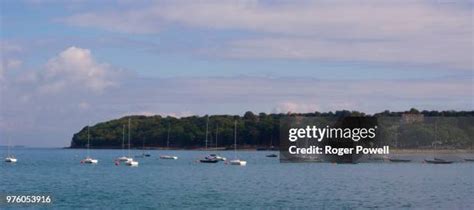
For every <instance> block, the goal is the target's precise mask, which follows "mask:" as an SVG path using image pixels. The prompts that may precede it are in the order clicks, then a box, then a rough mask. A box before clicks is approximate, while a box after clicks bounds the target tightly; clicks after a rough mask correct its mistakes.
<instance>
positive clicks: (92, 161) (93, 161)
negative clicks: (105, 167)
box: [81, 125, 99, 164]
mask: <svg viewBox="0 0 474 210" xmlns="http://www.w3.org/2000/svg"><path fill="white" fill-rule="evenodd" d="M89 128H90V126H89V125H87V156H86V158H84V159H83V160H82V161H81V162H82V163H86V164H97V163H99V161H98V160H97V159H94V158H91V157H90V155H89V153H90V152H89V147H90V132H89Z"/></svg>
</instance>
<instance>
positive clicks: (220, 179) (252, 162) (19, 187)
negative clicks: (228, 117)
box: [0, 148, 474, 209]
mask: <svg viewBox="0 0 474 210" xmlns="http://www.w3.org/2000/svg"><path fill="white" fill-rule="evenodd" d="M13 152H14V154H15V155H16V157H17V158H18V162H17V163H14V164H11V163H4V162H2V163H1V164H0V195H1V196H2V199H3V201H2V202H0V208H2V209H3V208H10V207H11V208H16V207H22V208H32V209H38V208H56V209H71V208H89V209H131V208H132V209H135V208H153V209H182V208H192V209H209V208H237V209H249V208H253V209H281V208H292V209H293V208H297V209H298V208H305V209H323V208H325V209H352V208H359V209H362V208H364V209H365V208H390V209H413V208H414V209H474V163H472V162H471V163H469V162H455V163H453V164H447V165H434V164H425V163H422V162H421V161H415V162H411V163H386V162H365V163H358V164H333V163H280V161H279V159H278V158H270V157H266V155H268V154H272V153H275V154H278V152H274V151H238V152H237V153H234V152H233V151H219V152H210V151H183V150H149V151H146V152H147V153H149V154H150V155H151V156H150V157H141V158H136V160H138V161H139V166H138V167H128V166H125V165H124V164H118V165H117V164H116V162H115V161H114V159H116V158H117V157H119V156H122V155H124V154H127V151H122V150H90V155H91V156H92V157H94V158H96V159H98V160H99V163H98V164H97V165H86V164H82V163H81V160H82V159H83V158H84V157H85V156H86V150H83V149H28V148H23V149H16V150H14V151H13ZM141 153H142V151H141V150H132V151H131V154H132V155H140V154H141ZM209 153H218V154H220V155H221V156H225V157H227V158H228V159H233V158H234V157H235V156H237V157H238V158H240V159H243V160H246V161H247V165H246V166H234V165H229V164H226V162H224V161H223V162H219V163H215V164H210V163H207V164H206V163H199V162H198V161H197V160H198V159H200V158H203V157H204V156H206V155H207V154H209ZM1 154H2V155H3V156H4V155H6V151H5V150H2V151H1ZM160 155H176V156H178V159H177V160H164V159H159V156H160ZM12 195H16V196H29V195H31V196H50V198H51V202H50V203H39V204H38V203H34V204H32V203H30V204H8V203H6V201H5V199H4V198H5V197H6V196H12Z"/></svg>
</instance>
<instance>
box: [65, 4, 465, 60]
mask: <svg viewBox="0 0 474 210" xmlns="http://www.w3.org/2000/svg"><path fill="white" fill-rule="evenodd" d="M62 21H63V22H66V23H68V24H71V25H77V26H89V27H97V28H102V29H106V30H110V31H119V32H126V33H158V32H161V31H163V30H165V29H166V27H167V26H168V25H171V24H181V25H187V26H190V27H199V28H208V29H209V28H210V29H217V30H236V29H237V30H246V31H250V32H259V33H258V35H257V37H258V38H249V37H248V36H246V37H241V38H237V40H235V41H233V42H231V43H230V44H228V45H222V46H221V48H218V51H217V52H214V53H215V54H218V55H223V56H229V57H239V58H290V59H321V60H349V61H351V60H355V61H367V62H393V63H409V64H434V65H440V66H441V67H451V68H461V69H472V68H473V59H472V57H473V54H472V53H473V52H472V48H473V47H474V46H473V42H472V36H473V27H472V24H473V22H472V21H473V19H472V7H471V6H470V4H469V2H466V1H461V0H459V1H453V2H451V3H437V2H435V1H417V0H411V1H395V0H386V1H366V0H360V1H353V0H337V1H298V2H296V1H294V2H291V3H290V2H287V3H281V2H272V3H268V2H264V1H257V0H249V1H225V0H216V1H212V0H211V1H170V2H168V1H165V2H161V1H159V2H156V3H153V4H151V5H148V6H146V7H143V8H136V7H135V8H133V9H129V10H123V9H122V10H108V11H105V12H104V11H101V12H88V13H83V14H77V15H73V16H70V17H67V18H65V19H63V20H62ZM203 50H205V49H203Z"/></svg>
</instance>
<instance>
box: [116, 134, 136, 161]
mask: <svg viewBox="0 0 474 210" xmlns="http://www.w3.org/2000/svg"><path fill="white" fill-rule="evenodd" d="M124 150H125V125H122V154H123V153H124ZM117 160H118V161H120V162H126V161H129V160H133V159H132V158H131V157H127V156H125V155H123V156H121V157H119V158H117Z"/></svg>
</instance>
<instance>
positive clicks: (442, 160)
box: [425, 158, 453, 164]
mask: <svg viewBox="0 0 474 210" xmlns="http://www.w3.org/2000/svg"><path fill="white" fill-rule="evenodd" d="M425 162H426V163H431V164H451V163H453V161H447V160H444V159H440V158H434V159H433V160H425Z"/></svg>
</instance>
